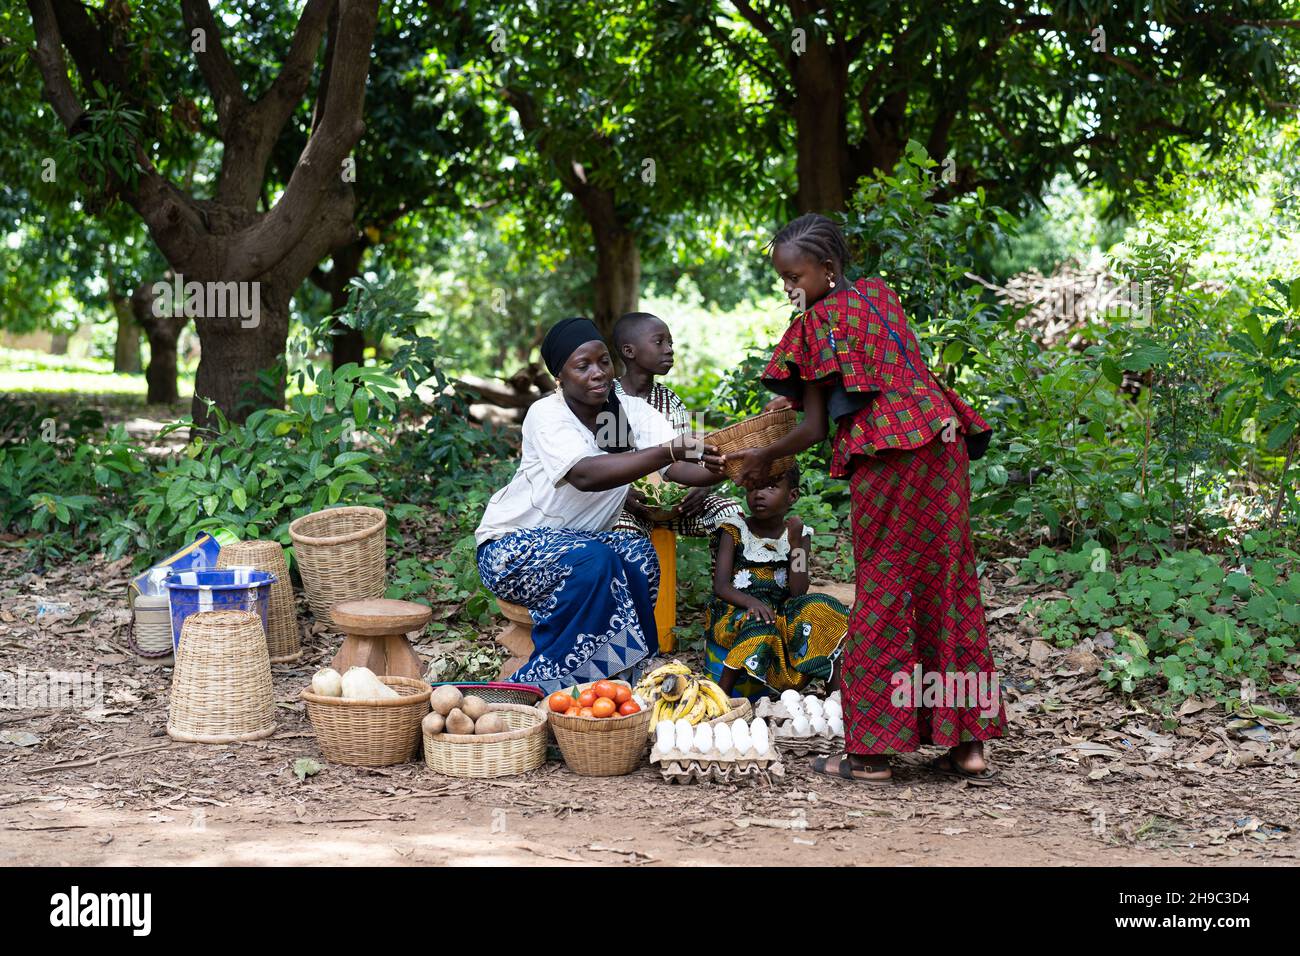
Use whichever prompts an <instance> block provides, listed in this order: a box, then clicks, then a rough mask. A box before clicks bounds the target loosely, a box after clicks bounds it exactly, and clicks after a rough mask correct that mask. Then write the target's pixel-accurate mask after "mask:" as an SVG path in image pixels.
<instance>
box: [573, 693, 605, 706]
mask: <svg viewBox="0 0 1300 956" xmlns="http://www.w3.org/2000/svg"><path fill="white" fill-rule="evenodd" d="M599 696H600V695H599V694H597V693H596V692H595V691H594V690H590V689H588V690H584V691H583V692H582V693H581V694H579V695H578V706H579V707H590V706H591V705H592V704H594V703H595V702H596V698H597V697H599Z"/></svg>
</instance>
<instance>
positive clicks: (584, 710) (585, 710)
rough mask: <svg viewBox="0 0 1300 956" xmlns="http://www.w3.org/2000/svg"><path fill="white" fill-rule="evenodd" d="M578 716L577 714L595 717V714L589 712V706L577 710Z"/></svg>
mask: <svg viewBox="0 0 1300 956" xmlns="http://www.w3.org/2000/svg"><path fill="white" fill-rule="evenodd" d="M578 716H579V717H595V716H596V715H595V714H593V713H592V712H591V708H590V707H582V708H580V709H579V710H578Z"/></svg>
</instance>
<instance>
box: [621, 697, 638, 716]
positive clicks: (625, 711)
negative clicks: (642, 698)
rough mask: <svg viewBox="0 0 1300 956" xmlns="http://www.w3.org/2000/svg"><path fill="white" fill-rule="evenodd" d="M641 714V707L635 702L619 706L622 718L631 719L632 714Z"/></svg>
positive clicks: (624, 702) (631, 701) (626, 702)
mask: <svg viewBox="0 0 1300 956" xmlns="http://www.w3.org/2000/svg"><path fill="white" fill-rule="evenodd" d="M639 713H641V705H640V704H638V703H637V702H636V701H634V700H625V701H623V703H621V704H619V705H618V715H619V716H620V717H630V716H631V715H632V714H639Z"/></svg>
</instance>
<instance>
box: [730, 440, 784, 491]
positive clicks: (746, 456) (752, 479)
mask: <svg viewBox="0 0 1300 956" xmlns="http://www.w3.org/2000/svg"><path fill="white" fill-rule="evenodd" d="M722 460H723V461H724V462H731V463H734V462H736V461H740V462H741V467H740V474H739V476H737V478H736V484H738V485H740V486H741V487H744V488H759V487H762V486H763V484H765V483H766V482H767V478H768V474H769V473H770V472H771V470H772V459H771V456H769V455H768V454H767V452H766V451H764V450H763V449H762V448H742V449H741V450H740V451H733V452H732V453H731V454H729V455H724V456H723V458H722Z"/></svg>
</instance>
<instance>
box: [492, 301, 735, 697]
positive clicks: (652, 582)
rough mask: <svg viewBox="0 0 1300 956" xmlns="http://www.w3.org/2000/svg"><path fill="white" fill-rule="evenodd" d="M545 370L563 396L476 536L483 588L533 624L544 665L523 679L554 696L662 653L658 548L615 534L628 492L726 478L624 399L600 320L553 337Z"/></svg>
mask: <svg viewBox="0 0 1300 956" xmlns="http://www.w3.org/2000/svg"><path fill="white" fill-rule="evenodd" d="M542 359H543V361H545V362H546V367H547V369H548V370H549V371H550V373H551V374H552V375H554V376H555V378H556V380H557V382H558V384H559V388H558V390H557V391H556V392H555V393H553V394H551V395H548V396H547V397H545V398H543V399H540V400H539V401H537V402H535V403H533V405H532V407H531V408H529V409H528V414H527V416H526V417H525V418H524V427H523V451H522V457H521V460H520V462H519V470H518V471H516V472H515V476H514V478H512V479H511V481H510V483H509V484H508V485H506V486H505V487H504V488H502V489H501V490H500V491H498V492H497V493H496V494H495V495H493V496H492V498H491V500H490V501H489V502H488V505H487V508H486V510H485V511H484V513H483V519H482V521H481V522H480V523H479V526H478V530H477V531H475V532H474V536H475V540H476V541H477V542H478V567H479V574H480V575H481V576H482V578H483V584H484V585H485V586H486V587H487V589H488V590H489V591H491V592H492V593H493V594H494V595H496V596H497V597H498V598H500V599H502V600H503V601H510V602H512V603H514V604H522V605H523V606H524V607H526V608H528V610H529V613H530V615H531V616H532V619H533V654H532V656H531V657H530V658H529V659H528V660H527V661H526V662H525V663H524V665H523V666H522V667H520V668H519V670H518V671H516V672H515V673H514V675H512V678H511V679H512V680H516V681H520V682H522V683H526V684H535V685H537V686H538V687H540V688H542V689H543V690H545V691H547V692H548V693H549V692H551V691H554V690H558V689H560V688H564V687H569V686H571V685H573V684H578V683H584V682H587V681H594V680H600V679H601V678H605V677H613V676H615V675H617V674H619V673H621V672H623V671H629V670H630V669H631V668H633V667H634V666H635V665H636V664H637V663H639V662H640V661H641V660H642V658H644V657H645V656H646V655H647V654H648V653H649V648H650V645H651V643H653V637H652V635H654V634H655V624H654V606H655V598H656V597H657V596H658V592H659V562H658V560H657V559H656V558H655V552H654V548H653V547H651V545H650V542H649V540H648V539H647V538H645V537H643V536H641V535H638V534H634V533H631V532H627V531H613V530H611V529H612V528H613V527H614V522H615V521H616V520H617V519H618V516H619V514H620V512H621V511H622V507H623V500H624V498H626V496H627V490H628V486H629V485H630V484H631V483H632V482H633V481H635V480H636V479H637V478H642V477H644V476H646V475H648V474H650V472H652V471H658V472H659V473H660V474H661V475H662V476H663V477H664V478H666V479H668V480H669V481H676V482H678V483H680V484H684V485H697V486H704V485H713V484H716V483H718V482H719V481H721V480H722V478H721V476H720V475H719V474H715V473H714V472H712V471H709V470H706V469H705V468H704V467H702V466H701V464H699V463H695V464H692V463H691V462H690V461H688V459H694V460H695V461H696V462H700V461H702V460H705V458H707V461H708V463H710V464H712V465H714V466H715V467H716V466H717V462H719V461H720V460H721V459H719V458H718V457H717V455H716V449H712V448H709V449H704V448H702V446H701V443H700V442H699V440H698V439H695V438H691V437H689V436H684V437H679V436H677V434H676V432H675V431H674V429H673V427H672V425H670V424H669V423H668V420H667V419H666V418H664V416H663V415H661V414H660V413H659V412H657V411H655V410H654V409H653V408H652V407H651V406H650V405H649V404H647V403H646V402H644V401H642V400H641V399H639V398H633V397H631V396H624V397H623V398H621V399H620V398H619V397H618V396H616V395H615V394H614V391H613V383H614V365H613V361H612V359H611V358H610V354H609V349H608V348H607V347H606V346H605V343H604V341H603V340H602V339H601V337H600V333H599V332H598V331H597V329H596V326H595V324H594V323H592V322H591V321H590V320H588V319H583V318H574V319H564V320H563V321H561V322H558V323H556V324H555V325H554V326H552V327H551V329H550V331H549V332H547V333H546V338H545V340H544V341H543V342H542ZM704 452H708V455H707V456H705V455H704Z"/></svg>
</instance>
